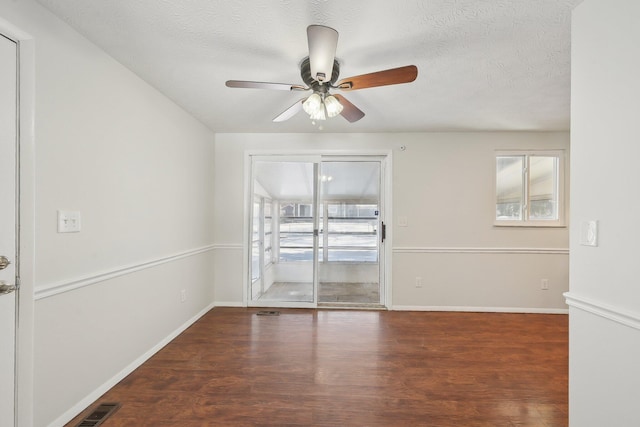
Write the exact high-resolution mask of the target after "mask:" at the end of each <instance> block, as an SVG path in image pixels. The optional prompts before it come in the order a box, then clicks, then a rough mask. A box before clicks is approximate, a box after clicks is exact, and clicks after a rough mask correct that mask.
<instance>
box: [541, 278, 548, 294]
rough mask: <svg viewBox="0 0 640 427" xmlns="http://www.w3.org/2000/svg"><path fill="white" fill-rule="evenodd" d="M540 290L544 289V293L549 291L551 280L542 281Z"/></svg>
mask: <svg viewBox="0 0 640 427" xmlns="http://www.w3.org/2000/svg"><path fill="white" fill-rule="evenodd" d="M540 289H542V290H543V291H548V290H549V279H542V280H541V281H540Z"/></svg>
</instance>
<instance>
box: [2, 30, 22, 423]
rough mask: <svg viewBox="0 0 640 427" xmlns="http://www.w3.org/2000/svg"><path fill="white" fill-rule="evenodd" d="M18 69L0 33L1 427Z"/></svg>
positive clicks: (11, 311)
mask: <svg viewBox="0 0 640 427" xmlns="http://www.w3.org/2000/svg"><path fill="white" fill-rule="evenodd" d="M17 66H18V65H17V45H16V43H15V42H13V41H12V40H9V39H7V38H6V37H4V36H2V34H0V426H13V425H15V422H14V418H15V412H14V411H15V372H16V369H15V367H16V363H15V337H16V329H15V328H16V322H15V320H16V292H15V291H14V290H15V285H16V264H17V262H16V254H17V243H16V230H17V226H16V220H17V216H16V170H17V168H16V163H17V159H16V152H17V131H16V129H17V99H18V98H17Z"/></svg>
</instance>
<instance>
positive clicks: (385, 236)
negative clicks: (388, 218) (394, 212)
mask: <svg viewBox="0 0 640 427" xmlns="http://www.w3.org/2000/svg"><path fill="white" fill-rule="evenodd" d="M381 227H382V231H381V232H380V238H381V242H382V243H384V239H386V238H387V225H386V224H385V223H384V221H382V226H381Z"/></svg>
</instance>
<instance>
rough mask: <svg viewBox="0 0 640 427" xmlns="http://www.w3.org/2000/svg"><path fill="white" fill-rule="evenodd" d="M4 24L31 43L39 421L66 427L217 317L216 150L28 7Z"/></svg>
mask: <svg viewBox="0 0 640 427" xmlns="http://www.w3.org/2000/svg"><path fill="white" fill-rule="evenodd" d="M0 17H2V18H3V19H5V20H7V21H8V22H10V23H11V24H13V25H15V26H17V27H19V28H20V29H21V30H23V31H25V32H28V33H30V34H31V35H32V36H33V38H34V41H35V62H36V69H35V86H36V91H35V111H36V116H35V145H36V149H35V150H36V157H37V161H36V170H35V187H36V194H35V200H36V219H35V232H36V247H35V258H36V271H35V298H36V303H35V322H34V328H35V333H34V335H35V342H34V346H35V354H34V373H35V400H34V407H35V414H34V415H35V416H34V418H35V425H36V426H44V425H49V424H50V423H53V425H60V424H62V423H63V422H65V421H67V420H68V419H69V418H71V417H72V416H74V415H75V414H76V412H78V411H80V410H82V409H84V407H85V406H86V405H88V404H89V403H91V401H92V399H95V398H97V397H99V395H100V393H101V392H103V391H105V390H106V389H105V387H107V386H108V385H110V384H111V383H113V381H115V380H117V379H118V378H119V377H121V376H122V375H124V373H126V372H128V370H129V369H131V368H132V367H133V366H134V365H135V364H136V363H139V362H140V361H141V358H144V357H146V356H148V355H150V352H152V351H153V350H154V349H157V346H158V345H161V344H162V343H164V342H165V340H166V339H167V338H168V337H170V336H172V334H174V333H175V332H176V331H178V330H180V329H181V328H182V327H184V326H185V325H186V324H188V323H189V322H190V321H192V320H193V319H194V318H195V317H197V316H198V315H199V314H201V313H202V311H203V310H205V309H206V308H207V307H208V306H209V305H210V304H211V301H212V299H213V289H212V277H213V272H212V262H213V251H212V250H211V245H212V243H213V226H212V219H211V217H212V200H213V196H212V191H213V174H212V170H211V165H212V163H213V161H214V151H213V150H214V146H213V141H214V138H213V134H212V133H211V132H210V131H209V130H208V129H207V128H205V127H204V126H203V125H202V124H201V123H199V122H197V121H196V120H195V119H193V118H192V117H191V116H189V115H188V114H187V113H186V112H184V111H183V110H181V109H180V108H178V107H177V106H176V105H175V104H173V103H172V102H171V101H170V100H168V99H167V98H166V97H164V96H163V95H161V94H159V93H158V92H157V91H156V90H155V89H153V88H152V87H150V86H149V85H148V84H146V83H145V82H143V81H142V80H140V79H139V78H138V77H137V76H135V75H133V74H132V73H131V72H130V71H128V70H127V69H125V68H124V67H123V66H121V65H120V64H119V63H117V62H116V61H115V60H113V59H112V58H111V57H109V56H107V55H106V54H105V53H103V52H102V51H101V50H99V49H98V48H97V47H95V46H94V45H92V44H91V43H89V42H88V41H87V40H86V39H84V38H83V37H81V36H80V35H78V34H77V33H76V32H74V31H73V30H71V29H70V28H69V27H68V26H67V25H66V24H64V23H62V22H61V21H60V20H58V19H57V18H55V17H53V15H51V14H50V13H49V12H48V11H46V10H45V9H43V8H42V7H40V6H39V5H37V4H36V3H34V2H33V1H31V0H21V1H10V2H9V1H7V2H2V3H0ZM58 209H67V210H77V211H80V212H81V213H82V231H81V232H80V233H74V234H58V233H56V211H57V210H58ZM183 289H184V290H185V291H186V295H187V300H186V301H185V303H181V302H180V291H181V290H183Z"/></svg>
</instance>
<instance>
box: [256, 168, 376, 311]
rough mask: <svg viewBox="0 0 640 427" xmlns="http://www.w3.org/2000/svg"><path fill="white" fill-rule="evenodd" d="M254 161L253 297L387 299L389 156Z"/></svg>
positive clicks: (297, 303) (294, 303) (290, 303)
mask: <svg viewBox="0 0 640 427" xmlns="http://www.w3.org/2000/svg"><path fill="white" fill-rule="evenodd" d="M251 163H252V170H251V183H252V185H251V203H250V206H251V209H250V210H251V213H250V215H251V216H250V221H249V222H250V233H249V234H250V236H251V241H250V245H251V246H250V247H251V250H250V258H251V259H250V262H249V266H250V272H249V282H250V286H249V288H250V290H249V301H248V302H249V305H252V306H264V307H276V306H278V307H315V306H317V305H318V304H320V305H331V306H354V307H357V306H382V305H383V301H384V289H383V286H382V281H381V279H380V278H381V277H382V274H381V262H380V260H381V254H382V247H383V238H384V236H383V230H384V222H383V215H382V213H383V207H382V203H381V201H382V198H381V193H382V192H381V188H382V186H381V182H382V168H381V165H382V159H379V158H375V159H373V160H369V159H368V158H349V157H339V158H338V157H335V156H333V157H332V156H322V157H320V156H313V157H304V158H291V157H281V156H260V157H257V156H254V157H252V162H251Z"/></svg>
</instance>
